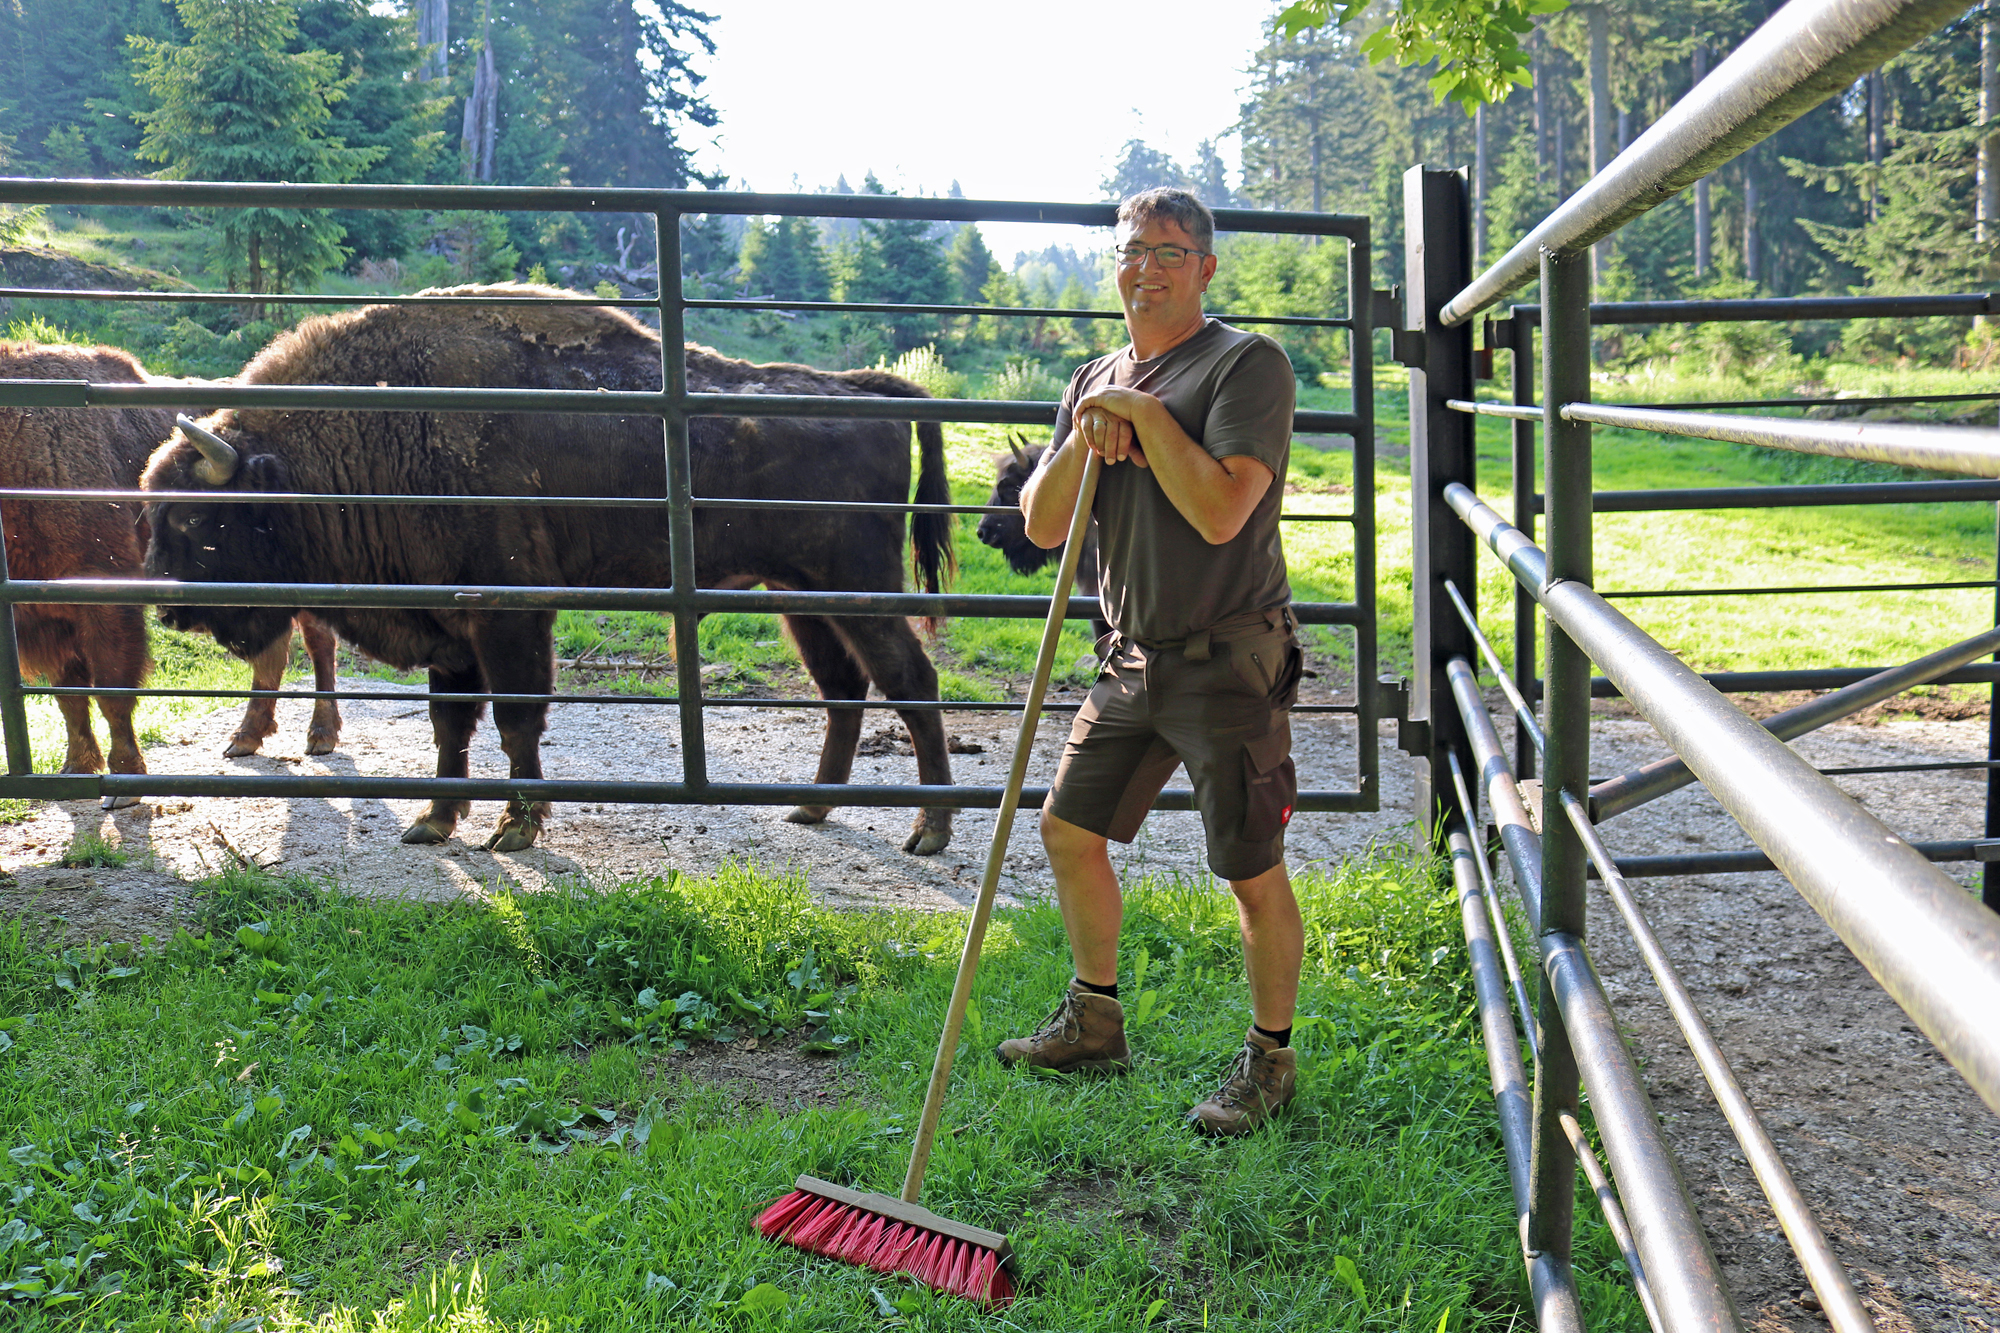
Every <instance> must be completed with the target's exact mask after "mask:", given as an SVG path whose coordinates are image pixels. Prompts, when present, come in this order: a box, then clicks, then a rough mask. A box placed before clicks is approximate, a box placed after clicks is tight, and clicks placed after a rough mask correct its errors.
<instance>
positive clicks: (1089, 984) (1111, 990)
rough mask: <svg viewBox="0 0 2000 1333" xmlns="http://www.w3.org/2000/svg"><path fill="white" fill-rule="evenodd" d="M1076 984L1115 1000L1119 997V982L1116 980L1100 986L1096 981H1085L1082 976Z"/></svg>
mask: <svg viewBox="0 0 2000 1333" xmlns="http://www.w3.org/2000/svg"><path fill="white" fill-rule="evenodd" d="M1076 984H1077V985H1079V986H1081V987H1082V988H1083V989H1085V990H1087V991H1089V992H1090V993H1091V994H1092V995H1105V996H1109V997H1110V998H1111V999H1114V1000H1115V999H1117V998H1118V983H1117V982H1115V981H1114V982H1112V983H1111V984H1110V985H1109V986H1100V985H1098V984H1097V983H1096V982H1094V981H1085V980H1084V979H1083V978H1082V977H1078V978H1077V979H1076Z"/></svg>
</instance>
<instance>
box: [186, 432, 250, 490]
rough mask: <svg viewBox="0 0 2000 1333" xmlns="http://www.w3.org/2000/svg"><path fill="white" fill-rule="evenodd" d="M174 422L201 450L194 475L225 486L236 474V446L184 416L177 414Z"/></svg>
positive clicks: (211, 483) (210, 482)
mask: <svg viewBox="0 0 2000 1333" xmlns="http://www.w3.org/2000/svg"><path fill="white" fill-rule="evenodd" d="M174 424H175V425H176V426H179V427H180V428H181V434H183V435H185V436H187V437H188V439H189V440H190V441H192V442H193V444H194V447H195V448H196V449H199V450H200V451H201V461H200V462H199V463H196V464H195V465H194V475H195V476H196V477H198V478H200V479H201V480H202V481H205V482H207V483H208V484H209V485H211V486H226V485H228V484H229V479H230V478H231V477H233V476H235V475H236V467H237V463H238V461H239V460H238V459H237V456H236V446H235V445H233V444H231V443H230V442H229V441H227V440H225V439H223V438H222V437H221V436H220V435H217V434H216V433H215V432H214V431H212V430H209V429H208V428H207V427H205V426H197V425H195V424H194V423H193V422H192V421H189V420H188V419H187V418H186V417H183V416H177V417H175V418H174Z"/></svg>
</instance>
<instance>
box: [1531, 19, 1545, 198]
mask: <svg viewBox="0 0 2000 1333" xmlns="http://www.w3.org/2000/svg"><path fill="white" fill-rule="evenodd" d="M1529 41H1530V42H1532V43H1533V47H1534V51H1533V55H1532V57H1531V59H1532V60H1533V62H1534V64H1533V69H1534V76H1535V183H1536V184H1538V185H1542V186H1546V185H1547V184H1548V183H1549V109H1550V108H1549V62H1548V60H1547V59H1546V53H1545V52H1544V51H1543V49H1542V34H1541V30H1540V29H1539V28H1538V29H1536V30H1535V34H1534V36H1533V37H1531V38H1529Z"/></svg>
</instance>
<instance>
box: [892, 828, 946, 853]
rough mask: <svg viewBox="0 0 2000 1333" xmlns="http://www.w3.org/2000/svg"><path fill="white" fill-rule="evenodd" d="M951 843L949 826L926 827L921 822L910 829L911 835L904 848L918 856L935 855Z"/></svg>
mask: <svg viewBox="0 0 2000 1333" xmlns="http://www.w3.org/2000/svg"><path fill="white" fill-rule="evenodd" d="M950 843H951V830H950V829H948V828H941V829H938V828H926V827H925V826H924V825H922V824H919V825H917V826H916V828H914V829H912V830H911V831H910V837H909V840H908V841H907V842H905V843H904V844H903V850H904V851H906V852H909V853H911V854H913V855H916V856H934V855H936V854H937V853H938V852H941V851H943V850H944V849H945V848H946V847H947V846H949V845H950Z"/></svg>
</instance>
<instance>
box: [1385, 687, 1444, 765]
mask: <svg viewBox="0 0 2000 1333" xmlns="http://www.w3.org/2000/svg"><path fill="white" fill-rule="evenodd" d="M1375 715H1376V716H1377V717H1379V718H1382V719H1383V720H1385V721H1394V722H1395V724H1396V748H1397V749H1399V750H1401V751H1402V752H1403V753H1404V754H1428V753H1430V748H1431V724H1430V722H1429V721H1427V720H1419V719H1413V718H1412V717H1411V716H1410V682H1409V678H1408V677H1405V676H1378V677H1377V678H1376V680H1375Z"/></svg>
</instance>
